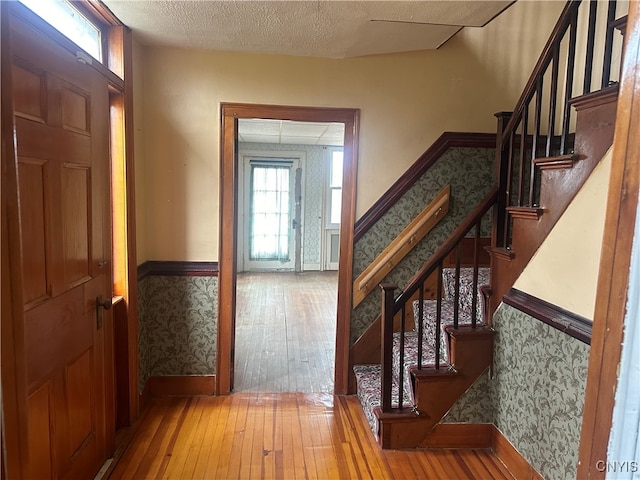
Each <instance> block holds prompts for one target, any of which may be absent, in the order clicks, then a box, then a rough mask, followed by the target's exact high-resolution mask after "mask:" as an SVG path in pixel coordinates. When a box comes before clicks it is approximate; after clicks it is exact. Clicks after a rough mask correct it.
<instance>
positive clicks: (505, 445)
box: [492, 425, 580, 480]
mask: <svg viewBox="0 0 640 480" xmlns="http://www.w3.org/2000/svg"><path fill="white" fill-rule="evenodd" d="M492 447H493V453H494V454H495V455H496V457H498V458H499V459H500V460H501V461H502V463H504V466H505V467H507V470H509V471H510V472H511V474H512V475H513V478H523V479H524V478H526V479H528V480H543V478H542V475H540V474H539V473H538V471H537V470H536V469H535V468H533V467H532V466H531V465H530V464H529V462H528V461H527V460H526V459H525V458H524V457H523V456H522V454H521V453H520V452H519V451H518V450H517V449H516V447H514V446H513V445H512V444H511V442H510V441H509V440H508V439H507V437H505V436H504V435H503V434H502V432H501V431H500V430H499V429H498V427H496V426H495V425H493V439H492ZM578 478H580V477H578Z"/></svg>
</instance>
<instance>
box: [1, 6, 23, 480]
mask: <svg viewBox="0 0 640 480" xmlns="http://www.w3.org/2000/svg"><path fill="white" fill-rule="evenodd" d="M0 36H1V41H0V45H1V49H0V63H1V72H2V82H1V83H2V88H1V89H0V90H1V92H0V95H1V97H2V101H1V102H0V118H1V121H0V125H1V126H2V129H1V137H0V138H1V139H2V142H1V145H2V151H1V152H0V158H1V171H2V175H0V178H1V186H0V192H1V193H2V202H1V204H2V205H1V212H2V213H1V225H0V232H2V235H1V237H2V249H1V250H2V260H1V261H0V263H2V281H1V282H0V283H1V285H2V290H1V293H0V296H1V298H2V301H1V302H0V305H1V306H2V309H1V310H2V313H1V315H0V341H1V346H0V353H1V361H0V366H1V369H2V374H1V375H0V378H1V381H2V386H1V388H0V390H1V391H2V405H0V407H1V411H0V420H1V421H2V427H3V428H2V431H1V432H0V440H1V441H0V445H1V446H2V452H0V454H1V455H2V462H0V463H1V464H2V469H1V470H0V477H1V478H3V479H4V478H24V477H25V476H26V472H25V470H26V469H25V467H26V465H27V461H28V457H29V451H28V450H29V448H28V447H29V445H28V435H29V425H28V418H27V385H26V378H27V373H26V371H27V368H26V356H25V340H24V302H23V295H22V242H21V241H20V211H19V200H18V168H17V157H16V145H15V124H14V115H13V90H12V75H11V72H12V70H13V69H12V53H11V47H10V43H11V36H10V28H9V2H0Z"/></svg>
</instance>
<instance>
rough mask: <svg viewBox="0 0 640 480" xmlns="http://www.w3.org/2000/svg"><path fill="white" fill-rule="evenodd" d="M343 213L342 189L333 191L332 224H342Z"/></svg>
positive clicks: (333, 189)
mask: <svg viewBox="0 0 640 480" xmlns="http://www.w3.org/2000/svg"><path fill="white" fill-rule="evenodd" d="M341 212H342V189H341V188H332V189H331V223H338V224H339V223H340V213H341Z"/></svg>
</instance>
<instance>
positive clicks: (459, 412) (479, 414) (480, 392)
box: [442, 370, 495, 423]
mask: <svg viewBox="0 0 640 480" xmlns="http://www.w3.org/2000/svg"><path fill="white" fill-rule="evenodd" d="M494 415H495V410H494V399H493V396H492V391H491V379H490V378H489V371H488V370H487V371H486V372H485V373H483V374H482V375H480V376H479V377H478V379H477V380H476V381H475V383H474V384H473V385H471V387H469V390H467V391H466V392H465V393H464V394H463V395H462V396H461V397H460V398H459V399H458V401H457V402H456V403H455V405H454V406H453V407H451V410H449V411H448V412H447V414H446V415H445V417H444V418H443V419H442V423H493V418H494Z"/></svg>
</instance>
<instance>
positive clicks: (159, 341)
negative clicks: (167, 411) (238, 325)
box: [138, 275, 218, 391]
mask: <svg viewBox="0 0 640 480" xmlns="http://www.w3.org/2000/svg"><path fill="white" fill-rule="evenodd" d="M217 314H218V279H217V277H187V276H160V275H158V276H154V275H151V276H148V277H146V278H144V279H143V280H142V281H140V282H139V283H138V363H139V372H140V373H139V388H140V391H142V389H143V388H144V385H145V383H146V381H147V380H148V379H149V377H151V376H155V375H213V374H215V370H216V332H217V328H218V326H217V323H218V322H217Z"/></svg>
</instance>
